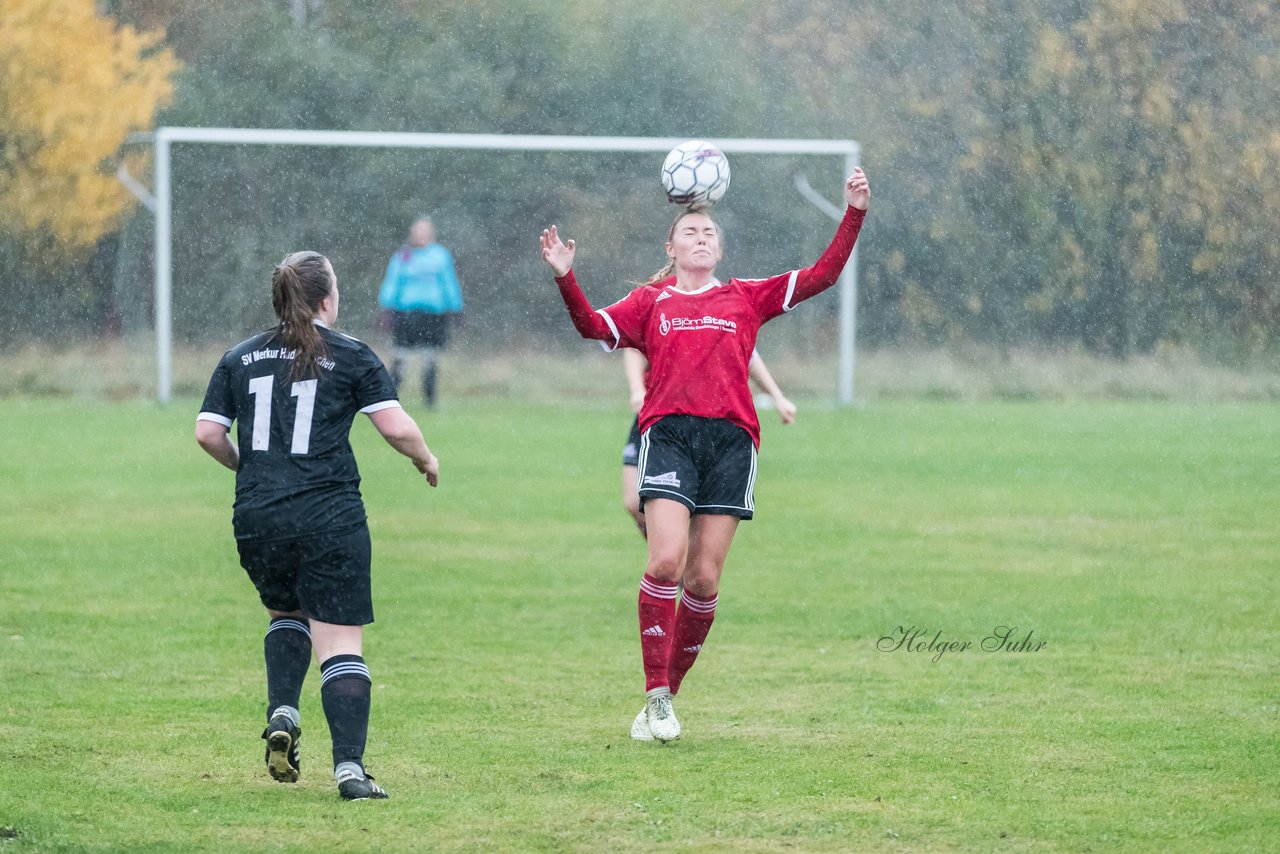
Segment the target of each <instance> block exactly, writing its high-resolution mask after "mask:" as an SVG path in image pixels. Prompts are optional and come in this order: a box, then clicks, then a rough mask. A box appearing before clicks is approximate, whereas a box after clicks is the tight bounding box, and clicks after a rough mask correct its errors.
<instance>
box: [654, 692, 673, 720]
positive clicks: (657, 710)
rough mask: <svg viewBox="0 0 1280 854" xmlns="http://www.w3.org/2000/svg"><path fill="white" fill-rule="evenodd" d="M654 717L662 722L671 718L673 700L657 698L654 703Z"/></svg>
mask: <svg viewBox="0 0 1280 854" xmlns="http://www.w3.org/2000/svg"><path fill="white" fill-rule="evenodd" d="M653 716H654V717H655V718H657V719H658V720H660V721H665V720H666V719H667V718H669V717H671V698H670V697H657V698H656V699H654V701H653Z"/></svg>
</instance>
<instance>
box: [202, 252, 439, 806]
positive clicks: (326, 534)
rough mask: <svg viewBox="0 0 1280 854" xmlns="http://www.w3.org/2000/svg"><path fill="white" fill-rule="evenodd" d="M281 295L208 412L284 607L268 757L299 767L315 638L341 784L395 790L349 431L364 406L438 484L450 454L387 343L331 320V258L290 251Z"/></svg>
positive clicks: (237, 521)
mask: <svg viewBox="0 0 1280 854" xmlns="http://www.w3.org/2000/svg"><path fill="white" fill-rule="evenodd" d="M271 302H272V306H273V307H274V308H275V312H276V316H277V318H278V319H279V323H278V324H277V325H276V326H275V327H273V328H271V329H269V330H267V331H266V332H263V333H261V334H259V335H255V336H254V337H252V338H249V339H248V340H246V341H242V342H241V343H240V344H237V345H236V346H235V347H232V348H231V349H230V350H228V351H227V352H226V353H225V354H224V355H223V357H222V359H221V361H219V362H218V366H217V368H215V369H214V372H213V377H212V378H211V379H210V380H209V388H208V391H207V392H206V393H205V398H204V404H203V405H202V406H201V409H200V414H199V415H198V416H197V417H196V441H197V442H199V443H200V447H202V448H203V449H204V450H205V451H206V452H207V453H208V454H209V455H210V456H211V457H213V458H214V459H215V460H217V461H218V462H220V463H222V464H223V465H224V466H226V467H227V468H229V469H231V470H232V471H234V472H235V473H236V500H235V505H234V510H233V515H232V524H233V527H234V530H235V537H236V545H237V547H238V549H239V552H240V564H241V566H243V567H244V569H245V572H247V573H248V575H249V578H250V579H251V580H252V581H253V584H254V586H255V587H256V588H257V590H258V596H259V598H260V599H261V600H262V604H263V605H264V606H266V609H267V613H268V614H270V618H271V622H270V625H269V626H268V628H267V632H266V637H265V639H264V641H263V651H264V656H265V658H266V670H267V704H268V705H267V720H268V723H267V728H266V730H265V731H264V732H263V734H262V737H263V738H264V739H266V741H267V749H266V763H267V770H268V771H269V772H270V774H271V776H272V777H273V778H275V779H276V780H279V781H281V782H285V783H292V782H295V781H296V780H297V779H298V742H299V738H300V736H301V734H302V731H301V727H300V724H299V713H298V701H299V698H300V696H301V693H302V682H303V679H304V678H305V676H306V674H307V669H308V667H309V665H310V663H311V655H312V651H313V650H314V652H315V656H316V659H317V661H319V662H320V674H321V675H320V697H321V701H322V704H323V706H324V713H325V718H326V719H327V720H328V723H329V732H330V735H331V737H332V741H333V762H334V779H335V780H336V781H337V784H338V792H339V793H340V794H341V796H342V797H343V798H346V799H347V800H363V799H365V798H385V797H387V793H386V792H385V791H384V790H383V789H382V788H381V787H380V786H378V785H377V784H376V783H374V782H373V779H372V777H370V776H369V775H367V774H366V773H365V771H364V748H365V741H366V738H367V734H368V728H369V694H370V691H369V689H370V685H371V680H370V678H369V670H368V667H366V666H365V662H364V658H363V657H362V652H363V650H362V645H361V642H362V636H363V626H364V625H366V624H367V623H372V622H373V605H372V598H371V595H370V582H369V575H370V572H369V568H370V545H369V528H368V525H367V524H366V520H365V511H364V503H363V501H362V500H361V497H360V488H359V486H360V473H359V471H358V470H357V468H356V460H355V455H354V454H353V453H352V451H351V444H350V442H349V440H348V436H349V434H350V431H351V425H352V422H353V421H354V420H355V416H356V414H357V413H359V412H363V413H365V414H366V415H368V416H369V420H370V421H372V422H373V426H374V427H375V428H376V429H377V431H378V432H379V433H380V434H382V437H383V438H384V439H386V440H387V442H388V443H389V444H390V445H391V446H392V447H393V448H395V449H396V450H397V451H399V452H400V453H401V454H404V455H405V456H406V457H408V458H409V459H410V460H412V462H413V465H414V467H415V468H416V469H417V470H418V472H419V473H420V474H422V475H423V476H424V478H425V479H426V481H427V483H428V484H430V485H431V486H435V485H436V483H437V480H438V478H439V474H440V464H439V461H438V460H437V459H436V457H435V455H433V454H432V453H431V451H430V450H429V449H428V448H427V445H426V442H424V441H423V438H422V431H421V430H420V429H418V425H417V424H416V423H415V422H414V420H413V419H412V418H411V417H409V415H408V414H407V413H405V411H404V410H403V409H401V407H400V402H399V400H397V398H396V390H395V385H394V383H393V382H392V381H391V377H390V375H389V374H388V373H387V370H386V368H385V367H383V365H382V362H381V361H380V360H379V359H378V357H377V356H376V355H375V354H374V353H373V351H372V350H370V349H369V347H368V345H366V344H365V343H364V342H362V341H358V340H356V339H355V338H351V337H349V336H347V335H343V334H341V333H339V332H335V331H333V329H332V328H331V327H332V325H333V323H334V322H335V321H336V320H337V318H338V279H337V276H336V275H335V274H334V272H333V266H332V265H331V264H330V263H329V260H328V259H327V258H325V257H324V256H323V255H320V254H319V253H317V252H295V253H293V254H291V255H288V256H286V257H285V258H284V260H283V261H281V262H280V264H279V265H278V266H276V268H275V270H274V272H273V274H272V277H271ZM233 423H234V424H236V428H237V430H236V441H234V442H233V441H232V440H231V436H230V433H229V431H230V429H231V426H232V424H233Z"/></svg>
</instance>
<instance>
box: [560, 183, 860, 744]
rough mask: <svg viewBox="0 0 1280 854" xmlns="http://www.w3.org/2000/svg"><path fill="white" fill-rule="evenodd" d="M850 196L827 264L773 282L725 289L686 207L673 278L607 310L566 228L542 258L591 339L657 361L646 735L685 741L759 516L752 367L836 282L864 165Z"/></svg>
mask: <svg viewBox="0 0 1280 854" xmlns="http://www.w3.org/2000/svg"><path fill="white" fill-rule="evenodd" d="M844 197H845V202H846V204H847V205H848V208H847V209H846V211H845V215H844V219H843V220H842V221H841V223H840V227H839V228H838V229H837V231H836V235H835V238H834V239H833V240H832V241H831V245H830V246H828V247H827V249H826V251H825V252H823V253H822V257H821V258H819V259H818V261H817V263H815V264H814V265H813V266H812V267H807V268H805V269H803V270H793V271H791V272H788V273H783V274H781V275H778V276H772V277H770V278H767V279H730V280H729V281H727V282H722V281H720V280H719V279H717V278H716V276H715V268H716V264H717V263H719V261H720V259H721V256H722V252H721V246H720V236H719V230H718V228H717V227H716V224H715V222H714V221H713V220H712V219H711V217H709V216H707V214H706V213H703V212H699V211H687V212H685V213H683V214H681V215H680V216H679V217H677V218H676V221H675V222H674V223H673V224H672V226H671V231H670V232H669V234H668V236H667V243H666V247H665V248H666V254H667V258H668V259H669V264H668V268H667V269H666V270H663V271H662V272H661V273H659V274H658V275H656V276H655V277H654V278H653V279H652V280H651V282H650V283H649V284H645V285H641V286H640V287H638V288H636V289H635V290H633V291H632V292H631V293H629V294H628V295H627V296H625V297H623V298H622V299H621V300H619V301H618V302H616V303H614V304H613V305H611V306H609V307H607V308H602V309H600V310H598V311H597V310H595V309H593V308H592V307H591V304H590V303H589V302H588V301H587V298H586V297H585V296H584V295H583V293H582V290H581V288H579V287H578V282H577V279H576V278H575V277H574V274H573V259H574V252H575V248H576V247H575V246H574V242H573V241H572V240H570V241H568V242H567V243H565V242H562V241H561V239H560V236H559V234H558V233H557V231H556V227H555V226H554V225H553V226H551V228H549V229H546V230H545V231H543V232H542V237H541V248H542V258H543V260H544V261H546V263H547V265H548V266H550V267H551V270H552V272H553V273H554V274H555V277H556V283H557V285H559V287H560V296H561V297H562V298H563V299H564V302H565V305H566V306H567V307H568V309H569V316H570V318H571V319H572V320H573V325H574V326H575V327H576V328H577V330H578V332H579V333H580V334H581V335H582V336H583V337H584V338H593V339H596V340H599V341H600V342H601V344H602V345H603V346H604V348H605V349H606V350H613V349H616V348H617V347H631V348H634V349H636V350H639V351H640V352H641V353H643V354H644V356H645V358H646V359H648V360H649V381H648V387H647V393H646V395H645V400H644V405H643V407H642V408H641V410H640V430H641V442H640V459H639V466H638V468H639V479H640V484H639V490H638V491H639V494H640V500H641V507H642V509H643V512H644V514H645V518H646V522H647V524H646V528H647V530H648V546H649V561H648V565H647V567H646V570H645V574H644V577H643V578H642V579H641V580H640V601H639V612H640V649H641V654H642V658H643V660H644V672H645V707H644V708H643V709H642V710H641V711H640V714H638V715H637V716H636V718H635V721H634V722H633V723H632V725H631V737H632V738H634V739H637V740H640V741H651V740H653V739H657V740H659V741H663V742H667V741H672V740H674V739H677V738H679V737H680V723H679V721H678V720H677V718H676V715H675V711H674V709H673V708H672V704H671V698H672V697H673V696H674V695H675V694H676V692H678V691H679V689H680V683H681V681H682V680H683V678H684V675H685V673H687V672H688V670H689V668H690V667H692V666H693V662H694V660H695V659H696V658H697V655H698V652H699V651H700V650H701V649H702V644H703V642H704V641H705V640H706V636H707V632H708V631H710V629H711V622H712V620H713V619H714V618H715V609H716V603H717V593H718V591H719V588H720V574H721V572H722V571H723V569H724V562H725V559H726V558H727V557H728V554H729V547H730V545H731V544H732V543H733V535H734V533H735V531H737V527H738V522H739V521H740V520H742V519H750V518H751V516H752V513H753V511H754V503H753V498H752V488H753V486H754V483H755V472H756V446H757V445H758V444H759V441H760V424H759V421H758V420H757V418H756V411H755V406H754V404H753V402H752V399H751V391H750V388H749V387H748V384H747V365H748V363H749V362H750V359H751V353H752V351H753V349H754V348H755V343H756V334H757V333H758V332H759V329H760V327H761V325H763V324H764V323H766V322H767V321H769V320H772V319H773V318H775V317H777V316H779V315H781V314H783V313H785V312H788V311H790V310H791V309H792V308H794V307H795V306H796V305H797V304H798V303H800V302H801V301H802V300H806V299H808V298H809V297H812V296H814V295H816V294H818V293H820V292H822V291H823V290H825V289H827V288H829V287H830V286H831V285H833V284H835V282H836V280H837V278H838V277H839V275H840V271H841V270H842V269H844V265H845V263H846V262H847V261H848V259H849V255H850V254H851V253H852V252H853V245H854V242H855V241H856V240H857V237H858V231H859V230H860V229H861V227H862V220H863V216H864V215H865V213H866V210H867V207H868V205H869V204H870V201H871V187H870V184H869V183H868V182H867V177H866V175H865V174H864V173H863V171H862V170H861V169H855V170H854V172H853V174H852V175H850V176H849V177H848V179H847V180H846V181H845V183H844ZM681 583H683V585H684V591H683V594H680V607H679V609H677V608H676V597H677V595H678V594H677V591H678V590H679V587H680V585H681Z"/></svg>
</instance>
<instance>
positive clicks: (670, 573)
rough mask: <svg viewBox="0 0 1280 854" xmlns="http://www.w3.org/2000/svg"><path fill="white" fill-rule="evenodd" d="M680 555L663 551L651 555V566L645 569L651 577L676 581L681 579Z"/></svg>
mask: <svg viewBox="0 0 1280 854" xmlns="http://www.w3.org/2000/svg"><path fill="white" fill-rule="evenodd" d="M681 563H682V561H681V558H680V555H678V554H675V553H674V552H672V553H661V552H659V553H658V554H651V555H649V566H648V568H647V569H646V570H645V571H646V572H647V573H648V574H649V576H650V577H651V578H656V579H658V580H659V581H667V582H674V581H679V580H680V569H681V566H680V564H681Z"/></svg>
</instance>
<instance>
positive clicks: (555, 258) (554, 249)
mask: <svg viewBox="0 0 1280 854" xmlns="http://www.w3.org/2000/svg"><path fill="white" fill-rule="evenodd" d="M539 243H540V244H541V245H542V260H543V261H546V262H547V265H548V266H549V267H551V272H553V273H555V274H556V277H557V278H559V277H560V276H563V275H564V274H565V273H567V272H569V270H570V268H572V267H573V253H574V249H575V248H576V247H575V246H574V243H573V240H570V241H569V242H568V243H561V242H560V235H559V234H557V233H556V227H555V226H554V225H553V226H551V227H550V228H548V229H544V230H543V232H542V237H541V238H539Z"/></svg>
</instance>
